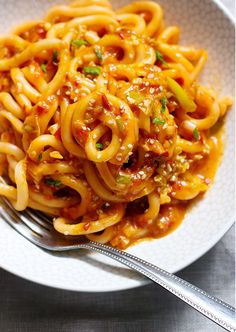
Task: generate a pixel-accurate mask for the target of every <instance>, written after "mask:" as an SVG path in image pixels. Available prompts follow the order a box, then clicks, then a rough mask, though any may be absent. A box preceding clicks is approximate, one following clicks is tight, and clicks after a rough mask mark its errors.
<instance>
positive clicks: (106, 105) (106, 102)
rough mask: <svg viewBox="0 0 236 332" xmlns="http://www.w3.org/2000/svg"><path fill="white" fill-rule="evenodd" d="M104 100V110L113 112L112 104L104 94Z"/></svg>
mask: <svg viewBox="0 0 236 332" xmlns="http://www.w3.org/2000/svg"><path fill="white" fill-rule="evenodd" d="M101 98H102V105H103V107H104V108H106V109H107V110H108V111H111V110H112V105H111V104H110V102H109V100H108V99H107V97H106V95H104V93H103V94H102V96H101Z"/></svg>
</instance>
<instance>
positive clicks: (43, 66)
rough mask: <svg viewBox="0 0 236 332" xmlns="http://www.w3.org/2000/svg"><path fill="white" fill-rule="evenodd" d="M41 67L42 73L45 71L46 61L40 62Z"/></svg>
mask: <svg viewBox="0 0 236 332" xmlns="http://www.w3.org/2000/svg"><path fill="white" fill-rule="evenodd" d="M41 69H42V71H43V72H44V73H46V72H47V65H46V63H42V64H41Z"/></svg>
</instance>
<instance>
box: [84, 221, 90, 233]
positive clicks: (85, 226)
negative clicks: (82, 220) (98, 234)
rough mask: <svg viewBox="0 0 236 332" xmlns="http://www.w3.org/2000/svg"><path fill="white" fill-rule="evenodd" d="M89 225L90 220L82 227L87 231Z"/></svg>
mask: <svg viewBox="0 0 236 332" xmlns="http://www.w3.org/2000/svg"><path fill="white" fill-rule="evenodd" d="M89 227H90V222H87V223H86V224H84V226H83V229H84V230H85V231H87V230H88V229H89Z"/></svg>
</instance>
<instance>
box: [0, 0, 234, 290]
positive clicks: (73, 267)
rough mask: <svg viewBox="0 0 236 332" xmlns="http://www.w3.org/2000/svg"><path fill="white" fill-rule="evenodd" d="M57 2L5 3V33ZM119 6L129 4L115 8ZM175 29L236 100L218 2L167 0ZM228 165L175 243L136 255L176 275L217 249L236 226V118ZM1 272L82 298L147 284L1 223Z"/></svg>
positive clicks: (212, 80)
mask: <svg viewBox="0 0 236 332" xmlns="http://www.w3.org/2000/svg"><path fill="white" fill-rule="evenodd" d="M59 2H60V3H63V2H65V1H55V0H50V1H49V0H38V1H33V0H31V1H30V0H21V1H17V0H8V1H5V0H0V6H1V12H0V22H1V23H0V30H1V32H6V31H8V30H9V28H11V27H12V26H13V25H15V24H17V23H19V22H22V21H24V20H29V19H32V18H35V19H36V18H39V17H41V16H42V15H43V14H44V13H45V11H46V9H47V8H48V7H50V6H51V5H52V4H54V3H59ZM112 2H113V3H119V6H121V5H124V4H126V3H128V2H129V1H127V0H121V1H112ZM159 3H160V4H162V5H163V7H164V11H165V18H166V22H167V24H174V25H179V26H180V27H181V32H182V41H183V42H185V43H187V44H188V45H194V46H197V47H203V48H205V49H206V50H207V51H208V52H209V61H208V63H207V66H206V69H205V70H204V74H203V76H202V81H204V82H206V83H208V84H212V85H214V86H216V87H217V88H219V89H220V90H221V93H222V94H226V95H233V93H234V25H233V20H232V18H230V15H228V14H227V13H226V12H225V10H224V8H223V7H222V6H221V5H220V3H219V2H218V1H211V0H201V1H199V0H178V1H176V0H162V1H159ZM226 122H227V123H226V133H227V138H226V145H225V150H224V157H223V161H222V163H221V165H220V168H219V170H218V172H217V176H216V179H215V183H214V185H213V187H212V188H211V189H210V190H209V192H208V193H207V194H206V195H205V196H204V199H202V200H201V201H200V202H198V204H196V205H195V206H194V207H193V208H192V209H191V211H189V213H188V214H187V217H186V218H185V220H184V222H183V223H182V225H181V226H180V227H179V228H178V229H177V230H176V231H175V232H174V233H172V234H170V235H169V236H167V237H165V238H162V239H159V240H153V241H147V242H142V243H141V244H139V245H136V246H134V247H132V248H130V249H129V250H128V251H129V252H131V253H133V254H135V255H137V256H139V257H141V258H143V259H145V260H147V261H149V262H151V263H153V264H156V265H158V266H160V267H162V268H163V269H166V270H168V271H170V272H176V271H179V270H181V269H182V268H184V267H186V266H187V265H189V264H191V263H192V262H193V261H195V260H196V259H198V258H199V257H200V256H202V255H203V254H204V253H205V252H206V251H207V250H209V249H210V248H211V247H212V246H213V245H214V244H216V242H217V241H219V239H220V238H221V237H222V236H223V234H224V233H225V232H226V231H227V230H228V229H229V228H230V226H231V225H232V224H233V211H234V202H233V198H234V186H233V174H234V158H233V156H234V113H233V111H232V110H231V111H230V113H229V114H228V115H227V118H226ZM0 266H1V267H3V268H4V269H6V270H8V271H10V272H12V273H14V274H16V275H18V276H21V277H23V278H26V279H29V280H32V281H35V282H38V283H40V284H44V285H48V286H52V287H58V288H62V289H69V290H75V291H94V292H101V291H114V290H121V289H127V288H132V287H136V286H140V285H143V284H144V283H145V282H147V281H146V280H144V279H143V278H140V277H139V276H138V275H137V274H136V273H134V272H132V271H130V270H128V269H126V268H124V267H122V266H120V265H118V263H115V262H113V261H111V260H110V259H109V258H105V257H102V256H100V255H99V254H94V253H91V254H88V253H87V252H85V251H80V252H74V253H71V254H51V253H48V252H46V251H43V250H41V249H39V248H37V247H35V246H34V245H32V244H31V243H29V242H28V241H26V240H25V239H24V238H23V237H21V236H20V235H19V234H17V233H16V232H15V231H14V230H13V229H11V228H10V227H9V226H8V225H7V224H6V223H5V222H3V221H0Z"/></svg>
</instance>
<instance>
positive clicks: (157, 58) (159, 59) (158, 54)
mask: <svg viewBox="0 0 236 332" xmlns="http://www.w3.org/2000/svg"><path fill="white" fill-rule="evenodd" d="M155 53H156V61H160V62H161V63H162V64H163V65H167V62H166V61H165V60H164V58H163V55H162V54H161V53H160V52H159V51H157V50H156V51H155Z"/></svg>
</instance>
